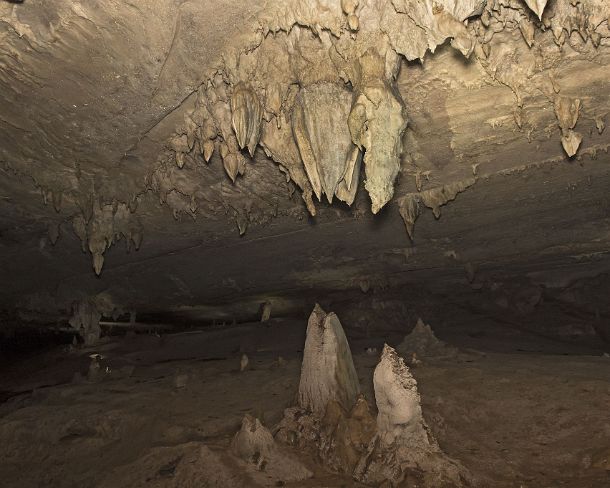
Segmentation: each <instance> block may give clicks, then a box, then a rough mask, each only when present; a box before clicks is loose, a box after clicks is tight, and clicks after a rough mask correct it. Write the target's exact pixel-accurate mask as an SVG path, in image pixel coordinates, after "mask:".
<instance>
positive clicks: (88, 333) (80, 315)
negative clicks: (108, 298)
mask: <svg viewBox="0 0 610 488" xmlns="http://www.w3.org/2000/svg"><path fill="white" fill-rule="evenodd" d="M101 318H102V314H101V313H100V312H99V311H98V309H97V307H96V306H95V304H94V303H93V302H92V301H90V300H82V301H79V302H76V303H75V304H74V305H73V309H72V317H71V318H70V321H69V322H70V325H71V326H72V327H73V328H74V329H76V330H77V331H78V333H79V335H80V336H81V337H82V338H83V342H84V343H85V345H87V346H90V345H93V344H95V343H96V342H97V341H98V340H99V338H100V334H101V330H102V329H101V327H100V319H101Z"/></svg>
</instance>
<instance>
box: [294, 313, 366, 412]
mask: <svg viewBox="0 0 610 488" xmlns="http://www.w3.org/2000/svg"><path fill="white" fill-rule="evenodd" d="M359 392H360V385H359V383H358V376H357V374H356V370H355V368H354V363H353V361H352V353H351V351H350V348H349V344H348V343H347V338H346V337H345V333H344V332H343V327H341V323H340V322H339V318H338V317H337V316H336V315H335V314H334V313H329V314H327V313H326V312H324V310H322V308H321V307H320V306H319V305H317V304H316V306H315V308H314V310H313V312H312V313H311V316H310V317H309V321H308V324H307V338H306V340H305V349H304V351H303V366H302V368H301V380H300V383H299V406H300V407H301V408H303V409H305V410H308V411H311V412H314V413H315V414H318V415H323V414H324V412H325V411H326V406H327V405H328V402H329V401H331V400H334V401H336V402H337V403H338V404H339V405H341V406H342V407H343V408H345V409H350V408H351V407H352V406H353V404H354V402H355V401H356V397H357V396H358V393H359Z"/></svg>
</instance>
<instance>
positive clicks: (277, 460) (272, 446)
mask: <svg viewBox="0 0 610 488" xmlns="http://www.w3.org/2000/svg"><path fill="white" fill-rule="evenodd" d="M231 452H232V453H233V454H234V455H235V456H236V457H238V458H240V459H241V460H243V461H245V462H246V463H248V465H250V466H251V467H253V468H255V469H256V471H263V472H265V473H266V474H267V475H269V476H270V477H271V478H273V479H275V480H277V481H282V482H285V481H289V482H290V481H301V480H304V479H307V478H311V477H312V476H313V473H312V472H311V471H310V470H309V469H307V468H306V467H305V466H304V465H303V464H301V463H300V462H299V461H297V460H296V459H293V458H292V457H291V456H289V455H288V454H286V453H284V452H282V451H280V449H278V446H277V444H276V443H275V440H274V439H273V435H271V432H270V431H269V429H267V428H266V427H265V426H264V425H263V424H261V422H260V420H258V419H257V418H254V417H252V416H251V415H246V416H245V417H244V418H243V420H242V424H241V429H240V430H239V432H237V434H235V437H234V438H233V441H232V442H231ZM276 486H277V485H276Z"/></svg>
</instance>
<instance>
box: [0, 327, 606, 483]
mask: <svg viewBox="0 0 610 488" xmlns="http://www.w3.org/2000/svg"><path fill="white" fill-rule="evenodd" d="M305 327H306V323H305V320H296V319H272V320H271V321H270V322H268V323H266V324H245V325H239V326H234V327H224V328H221V327H219V328H215V329H206V330H203V331H193V332H185V333H180V334H167V335H163V336H157V335H154V334H151V335H144V334H139V335H132V336H127V337H123V338H111V339H108V340H107V341H106V342H105V343H103V344H100V345H99V346H98V347H97V348H95V349H88V350H83V349H76V350H71V351H69V353H68V354H66V351H65V349H66V347H64V348H62V349H61V350H60V349H57V350H52V351H48V352H46V353H44V354H40V355H38V356H36V357H34V358H28V359H27V360H24V361H22V362H21V363H19V362H13V363H11V365H10V367H8V366H7V367H5V368H4V371H3V372H2V374H1V375H0V378H1V380H0V390H3V391H5V392H12V394H9V395H5V398H6V397H8V396H10V398H9V399H8V400H6V401H4V403H2V404H0V439H2V442H1V443H0V459H1V461H0V480H2V481H1V482H0V485H2V486H6V487H23V488H25V487H77V486H78V487H114V488H117V487H136V486H147V487H150V486H152V487H174V486H176V487H177V486H217V485H214V484H211V482H210V484H207V483H206V482H205V481H204V482H203V484H202V479H204V478H205V477H206V476H207V475H206V474H205V473H203V472H198V471H197V469H198V468H197V467H196V463H195V461H193V459H194V457H193V453H194V452H199V451H198V450H199V449H201V446H203V445H207V446H208V447H209V448H210V449H212V450H213V451H215V452H223V450H224V449H226V447H227V446H228V444H229V442H230V440H231V438H232V436H233V435H234V434H235V432H236V431H237V430H238V429H239V426H240V423H241V419H242V418H243V416H244V415H245V414H246V413H250V414H252V415H254V416H257V417H259V418H260V419H262V421H263V423H264V424H265V425H267V426H268V427H270V428H271V427H272V426H273V425H274V424H276V423H277V422H278V421H279V420H280V418H281V417H282V412H283V409H284V408H286V407H288V406H291V405H293V404H294V400H295V394H296V391H297V388H298V381H299V372H300V363H301V354H302V347H303V344H304V337H305ZM347 334H348V337H349V339H350V344H351V348H352V353H353V356H354V362H355V364H356V369H357V371H358V375H359V377H360V381H361V385H362V389H363V392H364V394H365V396H366V397H367V399H368V400H369V403H370V404H371V405H374V399H373V393H372V373H373V369H374V367H375V365H376V363H377V361H378V354H370V353H367V352H366V348H368V347H375V348H377V350H380V346H381V345H382V343H383V341H384V340H387V341H388V342H390V341H394V342H396V341H399V340H400V337H401V332H400V331H393V332H387V333H384V337H381V336H380V337H374V336H373V335H371V336H369V337H366V335H365V334H363V333H358V332H354V331H352V332H350V331H349V330H348V331H347ZM402 335H404V333H402ZM446 336H448V335H447V334H446ZM517 336H519V337H520V340H517V339H518V337H517ZM460 337H462V336H460ZM463 337H465V338H466V339H464V341H463V343H461V344H460V343H456V345H457V346H458V347H460V349H461V351H462V353H461V354H460V355H459V356H457V357H456V358H452V359H442V358H425V359H424V360H423V363H422V364H421V365H418V366H417V367H415V368H414V369H413V373H414V375H415V377H416V379H417V380H418V384H419V389H420V393H421V396H422V406H423V412H424V416H425V418H426V420H427V422H428V424H429V425H430V427H431V429H432V431H433V432H434V434H435V435H436V437H437V439H438V441H439V444H440V446H441V448H442V449H443V450H444V451H445V452H446V453H447V454H448V455H450V456H451V457H453V458H455V459H457V460H459V461H460V462H461V463H462V464H463V465H465V466H466V467H467V468H468V469H469V470H470V471H471V472H472V474H473V475H474V477H475V479H476V480H478V482H479V484H480V486H488V487H516V488H519V487H523V488H545V487H548V488H551V487H558V486H566V487H574V488H580V487H582V488H602V487H605V486H610V471H609V470H610V358H608V357H605V356H600V355H599V352H593V351H592V352H591V353H590V354H588V353H587V352H586V351H583V350H581V349H579V350H577V352H576V353H575V354H570V353H569V352H566V351H569V347H568V346H565V345H558V343H556V342H553V341H550V340H547V339H543V338H540V337H536V336H531V337H527V338H524V337H523V336H522V334H521V333H519V334H517V335H511V334H507V333H506V330H504V335H503V336H501V335H498V336H494V335H493V334H487V335H485V336H481V335H480V334H475V333H473V334H471V336H470V337H469V336H467V335H464V336H463ZM486 337H496V339H495V340H494V341H492V340H491V339H489V340H487V342H486V339H485V338H486ZM441 338H445V337H441ZM513 339H515V340H514V341H513ZM525 339H527V341H525ZM511 341H512V342H511ZM455 342H459V339H455V341H454V343H455ZM525 342H527V344H528V346H529V347H528V348H527V349H525V348H524V346H523V344H524V343H525ZM394 345H395V344H394ZM69 349H71V348H69ZM564 349H565V351H564ZM244 352H245V353H246V354H247V355H248V357H249V366H248V368H247V369H246V370H245V371H243V372H240V371H239V368H240V358H241V355H242V353H244ZM91 353H99V354H101V355H103V356H104V358H103V359H102V360H101V363H100V364H101V370H100V377H99V379H97V380H96V381H88V380H87V370H88V366H89V362H90V360H89V357H88V355H89V354H91ZM279 356H281V357H282V358H283V359H284V360H285V361H278V357H279ZM106 368H108V369H106ZM17 391H19V392H21V394H15V392H17ZM285 449H287V450H291V449H292V448H290V447H285ZM293 454H294V455H295V456H298V457H300V458H301V460H302V461H303V462H304V463H306V464H307V465H308V467H310V469H312V470H313V471H314V473H315V476H314V478H313V479H310V480H308V481H307V482H301V483H288V482H287V483H285V484H284V485H277V484H273V485H271V484H270V485H269V486H303V487H305V486H312V487H313V486H316V487H321V486H324V487H340V486H360V485H358V484H357V483H355V482H353V481H351V480H350V479H348V478H345V477H340V476H336V475H331V474H329V473H327V472H325V471H324V470H323V469H322V468H320V466H319V464H318V463H317V462H316V460H315V459H312V458H310V457H308V456H307V455H305V454H304V453H297V452H293ZM195 457H196V456H195ZM189 463H190V464H189ZM185 464H189V466H185ZM181 465H182V466H181ZM201 469H204V468H201ZM185 473H186V474H185ZM218 486H220V485H218ZM235 486H249V485H248V481H247V480H246V479H244V480H242V481H240V482H237V484H235Z"/></svg>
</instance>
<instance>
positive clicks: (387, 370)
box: [356, 344, 470, 488]
mask: <svg viewBox="0 0 610 488" xmlns="http://www.w3.org/2000/svg"><path fill="white" fill-rule="evenodd" d="M373 386H374V389H375V401H376V403H377V410H378V414H377V434H376V436H375V438H374V439H373V440H372V441H371V443H370V444H369V450H368V453H367V454H366V456H364V457H363V458H362V459H361V460H360V463H359V466H358V467H357V468H356V478H357V479H359V480H361V481H364V482H366V483H381V482H383V481H386V480H389V481H390V482H391V483H392V484H393V486H396V485H399V484H400V483H402V482H404V480H405V478H407V477H409V476H410V475H415V476H416V477H417V478H421V485H422V486H425V487H429V488H433V487H437V486H455V487H460V486H468V481H467V480H468V479H469V477H470V476H469V473H468V472H467V471H466V469H465V468H464V467H462V466H461V465H460V464H459V463H457V462H455V461H453V460H451V459H450V458H448V457H447V456H446V455H445V454H444V453H443V452H442V451H441V450H440V448H439V446H438V443H437V442H436V439H434V436H433V435H432V433H431V432H430V429H429V428H428V425H427V424H426V422H425V420H424V417H423V414H422V408H421V398H420V396H419V392H418V391H417V382H416V381H415V378H413V376H412V375H411V372H410V371H409V368H408V367H407V366H406V365H405V362H404V360H403V359H402V358H401V357H399V356H398V355H397V354H396V351H395V350H394V349H393V348H391V347H390V346H388V345H387V344H386V345H385V346H384V348H383V353H382V354H381V360H380V361H379V364H378V365H377V367H376V368H375V372H374V374H373Z"/></svg>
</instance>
